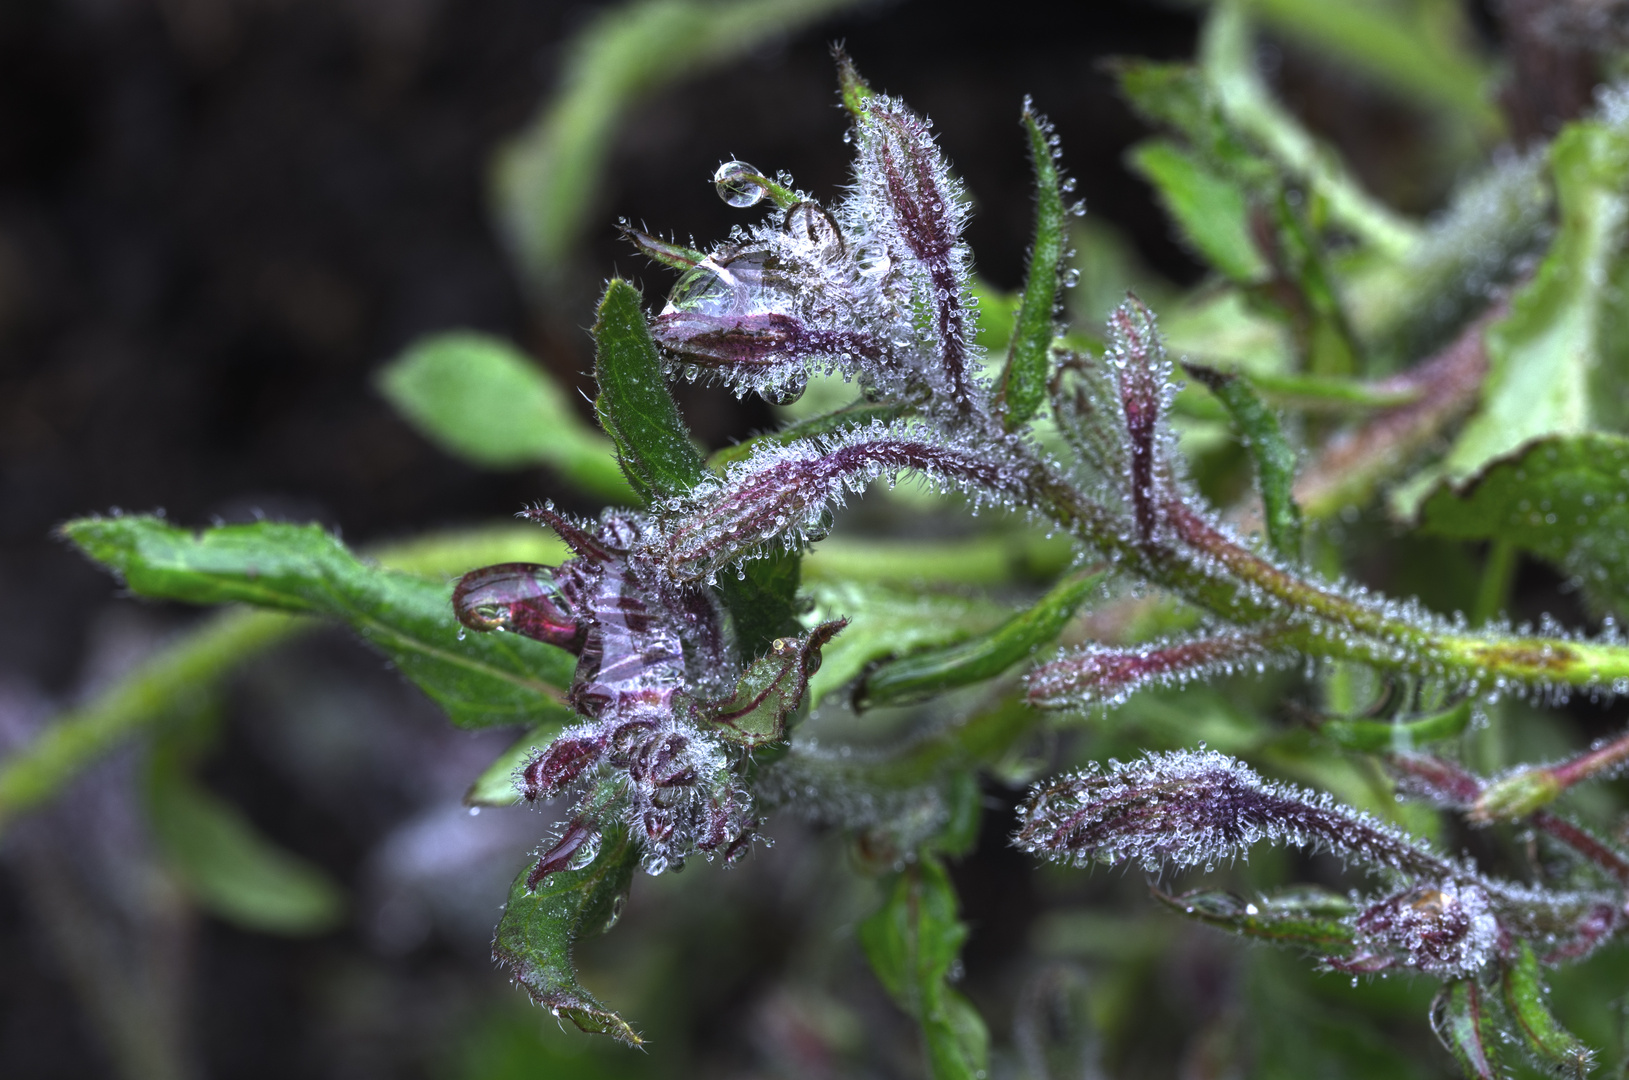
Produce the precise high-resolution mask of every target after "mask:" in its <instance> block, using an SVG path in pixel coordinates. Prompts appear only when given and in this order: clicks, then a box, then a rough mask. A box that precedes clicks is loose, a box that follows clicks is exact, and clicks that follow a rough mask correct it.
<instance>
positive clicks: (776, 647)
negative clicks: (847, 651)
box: [700, 620, 844, 751]
mask: <svg viewBox="0 0 1629 1080" xmlns="http://www.w3.org/2000/svg"><path fill="white" fill-rule="evenodd" d="M843 626H844V622H843V620H837V621H835V622H828V623H822V624H821V625H819V626H817V627H815V628H814V629H813V630H811V631H810V632H809V633H807V634H805V635H803V636H802V637H796V638H790V637H786V638H776V639H775V641H774V643H773V644H772V645H771V646H770V649H769V652H768V653H767V654H766V655H765V656H763V657H762V658H761V659H759V660H757V661H755V662H754V663H753V664H752V666H751V667H749V668H747V671H746V674H745V675H742V676H741V680H740V682H739V683H738V684H737V686H736V690H735V693H734V694H733V695H732V696H731V697H729V698H728V699H726V700H724V701H720V702H716V703H709V704H707V705H705V706H702V707H701V709H700V719H701V721H702V723H704V724H705V725H707V726H708V727H710V728H711V729H712V730H713V731H715V732H717V733H718V735H719V737H720V738H722V739H723V740H724V741H725V742H728V743H730V744H732V745H734V746H739V747H741V748H742V749H744V750H749V751H750V750H757V749H759V748H761V747H765V746H774V745H776V744H778V743H782V742H785V741H786V734H787V727H788V722H789V720H790V718H791V716H792V714H793V713H795V712H797V710H798V707H799V706H800V705H802V704H803V697H804V693H805V692H806V691H807V690H808V688H809V676H811V675H813V674H814V673H815V672H816V671H818V670H819V669H820V650H821V648H822V647H823V646H824V645H825V644H826V642H828V641H830V640H831V639H832V637H833V636H834V635H835V634H836V633H837V632H838V631H839V630H841V629H842V628H843Z"/></svg>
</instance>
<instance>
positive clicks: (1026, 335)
mask: <svg viewBox="0 0 1629 1080" xmlns="http://www.w3.org/2000/svg"><path fill="white" fill-rule="evenodd" d="M1023 122H1024V132H1025V134H1026V135H1027V136H1028V137H1029V159H1030V163H1031V164H1032V165H1033V166H1034V168H1035V242H1034V244H1033V246H1031V248H1030V252H1029V270H1028V272H1027V273H1026V274H1025V276H1024V296H1023V299H1022V301H1020V303H1019V306H1018V316H1017V319H1016V320H1015V321H1014V323H1013V332H1012V342H1011V344H1010V345H1009V346H1008V349H1007V366H1006V367H1005V368H1004V369H1003V370H1002V372H1001V390H1000V401H1001V408H1002V410H1003V412H1002V421H1001V422H1002V424H1003V425H1004V426H1005V427H1006V429H1007V430H1008V431H1016V430H1018V429H1019V428H1021V427H1023V426H1024V425H1025V424H1027V423H1028V422H1029V421H1030V419H1031V418H1032V417H1034V415H1035V414H1036V413H1037V412H1039V411H1040V408H1041V405H1042V403H1044V402H1045V401H1046V395H1047V382H1048V381H1049V380H1050V379H1051V377H1052V339H1053V338H1055V337H1057V336H1058V309H1059V302H1058V301H1059V294H1060V293H1061V292H1062V290H1063V277H1062V274H1063V270H1064V261H1063V260H1064V254H1065V249H1066V247H1067V242H1068V233H1067V229H1066V227H1065V225H1066V221H1067V216H1068V210H1067V208H1066V207H1065V206H1064V202H1063V188H1062V183H1061V181H1060V180H1059V178H1058V161H1057V156H1056V151H1055V150H1054V149H1053V145H1052V138H1053V136H1052V125H1051V124H1049V123H1047V122H1046V120H1045V119H1044V118H1042V117H1041V116H1039V115H1037V114H1036V113H1035V111H1034V110H1033V109H1032V108H1031V107H1030V105H1029V102H1027V101H1026V102H1025V103H1024V117H1023Z"/></svg>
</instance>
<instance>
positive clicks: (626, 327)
mask: <svg viewBox="0 0 1629 1080" xmlns="http://www.w3.org/2000/svg"><path fill="white" fill-rule="evenodd" d="M594 379H595V381H596V382H598V383H599V387H600V394H599V397H598V398H596V399H595V401H594V409H595V411H596V412H597V413H599V417H600V424H601V425H602V426H603V427H604V428H605V433H606V434H607V435H609V436H611V441H612V442H614V443H616V447H617V456H618V457H619V458H620V459H621V462H622V470H623V472H625V473H627V474H628V479H629V481H630V482H632V484H633V486H634V489H635V490H636V491H638V492H639V493H640V495H641V496H643V497H644V498H645V500H646V501H650V502H653V501H656V500H660V499H666V498H672V497H675V496H678V495H683V494H684V493H685V492H687V491H689V490H690V489H691V488H692V487H694V486H695V485H696V484H697V483H698V482H699V481H700V480H701V479H702V478H703V477H705V476H706V475H707V468H706V465H705V464H704V463H703V461H702V458H701V455H700V454H699V453H697V452H696V447H695V444H694V443H692V442H691V441H690V432H689V430H688V429H687V428H686V427H685V425H684V418H683V417H681V416H680V415H679V407H678V405H676V404H674V401H673V395H672V394H671V393H669V392H668V389H667V376H666V375H665V374H664V373H663V369H662V357H661V354H660V353H658V352H657V350H656V342H654V341H652V340H651V336H650V327H649V326H647V325H646V323H645V309H644V306H643V304H642V302H641V297H640V295H639V290H638V289H636V288H634V287H633V286H632V285H630V284H628V283H627V282H626V281H623V280H622V279H621V278H613V279H612V280H611V283H610V284H609V285H607V286H606V287H605V297H604V298H603V299H602V300H601V301H600V309H599V320H598V321H597V322H596V323H595V324H594Z"/></svg>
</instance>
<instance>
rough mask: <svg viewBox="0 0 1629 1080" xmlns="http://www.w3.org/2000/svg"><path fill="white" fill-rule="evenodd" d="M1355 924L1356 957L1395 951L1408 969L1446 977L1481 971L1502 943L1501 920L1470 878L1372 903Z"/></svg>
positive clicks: (1338, 963) (1360, 959) (1421, 887)
mask: <svg viewBox="0 0 1629 1080" xmlns="http://www.w3.org/2000/svg"><path fill="white" fill-rule="evenodd" d="M1354 925H1355V927H1356V929H1357V937H1356V939H1355V941H1356V944H1357V946H1358V949H1359V950H1360V952H1359V953H1358V955H1357V956H1355V957H1353V958H1352V960H1353V961H1355V962H1358V963H1360V964H1361V963H1362V962H1363V961H1364V960H1365V959H1366V958H1367V957H1368V956H1373V957H1380V956H1386V955H1388V954H1390V955H1396V956H1398V957H1399V958H1400V959H1401V961H1402V962H1403V963H1405V964H1407V965H1408V966H1410V967H1414V968H1418V969H1419V970H1421V971H1425V972H1429V973H1430V974H1432V975H1440V976H1443V977H1444V978H1459V977H1461V976H1464V975H1469V974H1471V973H1473V972H1475V971H1478V970H1480V969H1481V968H1482V966H1483V965H1484V964H1486V963H1487V962H1488V960H1489V959H1490V958H1491V957H1492V956H1493V954H1494V951H1495V950H1496V949H1497V947H1498V944H1499V921H1498V920H1497V919H1496V918H1495V917H1494V914H1493V909H1492V906H1491V904H1490V902H1489V899H1488V894H1487V892H1486V891H1485V890H1484V889H1483V888H1482V887H1481V886H1479V885H1476V884H1474V883H1471V882H1455V881H1451V880H1450V881H1444V882H1440V883H1436V884H1427V885H1419V886H1416V887H1414V888H1410V889H1406V890H1404V891H1403V892H1400V893H1397V894H1395V895H1393V896H1388V897H1386V898H1385V899H1384V900H1380V901H1379V902H1377V903H1374V904H1371V905H1370V906H1369V907H1368V908H1367V909H1365V910H1364V911H1363V912H1362V913H1361V914H1359V915H1358V917H1357V919H1356V922H1355V924H1354ZM1347 962H1348V961H1339V960H1337V961H1332V965H1333V966H1336V967H1343V966H1344V964H1345V963H1347Z"/></svg>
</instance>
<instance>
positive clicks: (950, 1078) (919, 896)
mask: <svg viewBox="0 0 1629 1080" xmlns="http://www.w3.org/2000/svg"><path fill="white" fill-rule="evenodd" d="M966 939H967V927H966V925H964V924H963V923H962V922H961V921H960V920H959V919H958V918H957V917H956V891H955V888H954V887H953V886H952V885H951V883H950V877H949V875H947V874H946V873H945V870H944V867H943V866H941V865H940V864H939V861H938V859H937V858H935V857H934V856H932V855H928V854H922V855H920V856H919V857H918V858H917V860H916V861H915V862H914V863H912V864H911V865H909V866H907V867H906V868H905V869H904V870H903V871H901V872H900V873H899V874H897V875H895V876H894V879H893V882H892V885H891V886H890V888H889V890H888V898H887V899H886V900H885V901H884V902H883V906H882V909H881V910H879V911H878V912H876V913H875V914H874V915H872V916H871V917H870V918H868V919H866V920H865V921H864V922H863V923H861V924H860V944H861V945H862V946H863V947H864V949H865V955H866V959H868V960H869V961H870V962H871V970H873V971H874V972H876V974H877V979H878V980H879V981H880V982H881V983H882V985H883V987H884V988H885V989H886V990H887V991H888V994H889V996H890V997H892V998H893V999H894V1001H895V1002H897V1003H898V1004H899V1006H900V1008H902V1009H904V1010H905V1011H906V1012H907V1013H909V1014H910V1015H911V1017H912V1018H914V1019H915V1020H916V1021H917V1023H919V1024H920V1025H921V1026H922V1039H923V1043H924V1048H925V1050H926V1053H927V1059H928V1066H929V1069H930V1072H931V1073H932V1076H933V1078H934V1080H975V1078H976V1077H979V1076H982V1075H983V1074H984V1069H985V1059H986V1057H987V1055H988V1047H989V1035H988V1033H987V1032H986V1031H985V1028H984V1021H983V1020H982V1019H980V1017H979V1015H978V1013H977V1012H976V1011H975V1010H974V1009H973V1006H972V1005H970V1004H968V1002H967V999H966V998H964V997H962V996H961V995H960V994H958V993H957V992H956V991H955V990H952V989H951V988H950V986H949V985H948V983H947V979H948V977H949V975H950V973H951V970H952V968H953V967H954V966H955V964H956V960H957V957H958V955H959V954H960V953H961V948H962V942H963V941H965V940H966Z"/></svg>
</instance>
